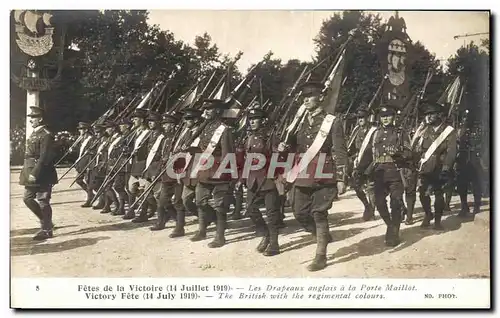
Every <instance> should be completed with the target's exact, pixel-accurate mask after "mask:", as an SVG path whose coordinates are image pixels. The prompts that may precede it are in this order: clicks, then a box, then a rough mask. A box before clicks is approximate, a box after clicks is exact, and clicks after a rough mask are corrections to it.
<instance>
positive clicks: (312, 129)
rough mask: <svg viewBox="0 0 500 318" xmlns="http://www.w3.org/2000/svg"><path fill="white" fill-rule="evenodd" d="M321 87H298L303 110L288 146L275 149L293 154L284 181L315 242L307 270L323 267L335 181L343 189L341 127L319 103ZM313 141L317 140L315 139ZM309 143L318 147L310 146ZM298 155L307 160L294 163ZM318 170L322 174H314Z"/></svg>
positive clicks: (344, 154)
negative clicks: (299, 171)
mask: <svg viewBox="0 0 500 318" xmlns="http://www.w3.org/2000/svg"><path fill="white" fill-rule="evenodd" d="M323 88H324V86H323V84H322V83H317V82H307V83H305V84H304V85H303V86H302V94H303V96H304V106H305V108H306V110H307V113H306V114H305V117H304V120H303V121H302V123H301V124H300V125H299V127H298V129H297V132H296V134H295V136H294V137H293V138H291V139H290V141H289V145H284V144H283V143H282V144H280V146H279V148H278V150H279V151H283V150H286V149H287V148H288V147H290V150H291V151H292V152H295V153H296V165H295V166H294V168H292V170H291V171H290V172H289V173H288V174H287V182H288V183H293V184H294V186H293V190H292V191H293V202H294V208H293V210H294V211H293V212H294V216H295V219H296V220H297V221H298V222H299V223H300V224H301V225H302V226H303V227H304V229H305V230H306V231H308V232H311V233H312V234H313V237H314V238H315V239H316V241H317V246H316V254H315V257H314V260H313V262H312V263H311V264H310V265H309V266H308V267H307V269H308V270H309V271H318V270H321V269H323V268H325V267H326V252H327V246H328V243H329V242H331V241H332V237H331V235H330V232H329V225H328V210H329V209H330V208H331V207H332V204H333V200H334V196H335V186H336V184H337V186H338V189H339V193H340V194H342V193H344V192H345V185H344V182H343V180H344V177H345V172H344V171H345V169H346V167H347V149H346V145H345V139H344V133H343V127H342V125H341V121H336V120H334V118H332V116H331V115H328V114H327V113H326V112H325V111H324V110H323V107H322V106H323V105H324V104H323V105H321V104H320V96H321V92H322V90H323ZM328 126H329V127H328ZM325 127H326V128H325ZM316 140H318V142H315V141H316ZM313 142H314V143H315V145H319V146H315V147H311V146H312V145H313ZM299 154H304V156H306V155H307V154H309V155H310V156H309V157H310V158H311V160H310V161H309V162H305V161H304V159H302V160H301V161H300V163H298V164H297V161H298V159H299ZM306 164H307V166H306ZM295 167H299V169H298V170H300V169H302V171H305V172H306V174H307V177H302V176H297V175H296V173H293V171H294V169H295ZM298 170H296V172H298ZM318 171H319V172H321V173H323V175H317V174H318V173H317V172H318ZM330 174H332V175H333V176H332V175H330Z"/></svg>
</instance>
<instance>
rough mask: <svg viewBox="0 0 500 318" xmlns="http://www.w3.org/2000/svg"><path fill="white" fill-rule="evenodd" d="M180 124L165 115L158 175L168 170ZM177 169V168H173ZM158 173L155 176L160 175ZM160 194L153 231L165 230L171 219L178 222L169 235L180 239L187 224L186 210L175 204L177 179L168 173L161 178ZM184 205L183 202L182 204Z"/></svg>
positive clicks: (174, 118)
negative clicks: (176, 130)
mask: <svg viewBox="0 0 500 318" xmlns="http://www.w3.org/2000/svg"><path fill="white" fill-rule="evenodd" d="M177 123H178V119H177V118H176V117H174V116H172V115H168V114H165V115H163V117H162V121H161V124H162V125H163V131H164V136H165V137H164V138H163V142H162V146H161V148H160V151H159V155H160V156H161V161H160V166H159V168H160V169H158V170H159V171H158V173H161V172H163V170H165V168H168V164H172V163H171V162H169V160H170V158H171V154H172V148H173V145H174V143H173V141H174V138H175V126H176V124H177ZM173 168H177V167H173ZM158 173H156V175H155V176H157V175H158ZM158 184H159V185H160V193H159V197H158V203H159V204H158V210H157V211H158V221H157V223H156V225H155V226H153V227H151V230H152V231H159V230H163V229H164V228H165V224H166V223H167V222H168V221H169V220H170V219H175V220H176V221H177V223H176V227H175V229H174V231H173V232H172V233H171V234H170V235H169V236H170V237H180V236H184V224H185V210H184V209H181V207H180V206H179V205H178V204H177V202H173V200H172V197H173V196H174V194H175V189H176V188H177V185H178V183H177V179H176V178H175V177H174V176H172V175H169V173H168V171H166V172H164V173H163V174H162V176H161V183H158ZM181 205H182V202H181Z"/></svg>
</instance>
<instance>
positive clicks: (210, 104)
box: [201, 99, 226, 109]
mask: <svg viewBox="0 0 500 318" xmlns="http://www.w3.org/2000/svg"><path fill="white" fill-rule="evenodd" d="M225 106H226V103H225V102H224V100H222V99H205V100H204V101H203V105H202V106H201V108H203V109H216V108H219V109H223V108H225Z"/></svg>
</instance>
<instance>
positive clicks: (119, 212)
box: [115, 193, 126, 215]
mask: <svg viewBox="0 0 500 318" xmlns="http://www.w3.org/2000/svg"><path fill="white" fill-rule="evenodd" d="M125 202H126V199H125V197H124V196H123V194H120V193H119V194H118V208H117V209H116V213H115V215H125Z"/></svg>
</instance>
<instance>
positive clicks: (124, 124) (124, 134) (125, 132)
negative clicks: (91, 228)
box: [108, 118, 132, 215]
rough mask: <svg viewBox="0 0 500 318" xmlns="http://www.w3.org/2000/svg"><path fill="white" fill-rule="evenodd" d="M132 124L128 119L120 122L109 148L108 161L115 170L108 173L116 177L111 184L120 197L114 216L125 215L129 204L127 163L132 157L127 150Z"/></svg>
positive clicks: (113, 212)
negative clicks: (129, 157)
mask: <svg viewBox="0 0 500 318" xmlns="http://www.w3.org/2000/svg"><path fill="white" fill-rule="evenodd" d="M131 124H132V123H131V122H130V120H129V119H128V118H122V119H121V120H120V121H118V128H119V133H118V135H117V137H116V138H115V139H113V141H111V144H110V145H109V147H108V161H109V165H110V166H111V167H114V169H113V170H111V171H110V172H108V176H109V177H112V176H113V175H115V174H116V175H115V177H114V180H113V181H112V182H111V184H112V189H113V191H115V192H116V194H117V196H118V206H117V209H115V211H112V212H111V214H113V215H125V205H126V204H127V203H129V202H128V194H127V191H126V184H127V183H126V180H127V176H126V174H127V172H128V170H129V166H128V163H126V162H125V161H126V160H127V157H128V156H129V155H130V154H129V153H128V152H127V150H128V147H127V145H128V144H129V143H130V139H131V137H132V135H131V133H130V127H131V126H132V125H131Z"/></svg>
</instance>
